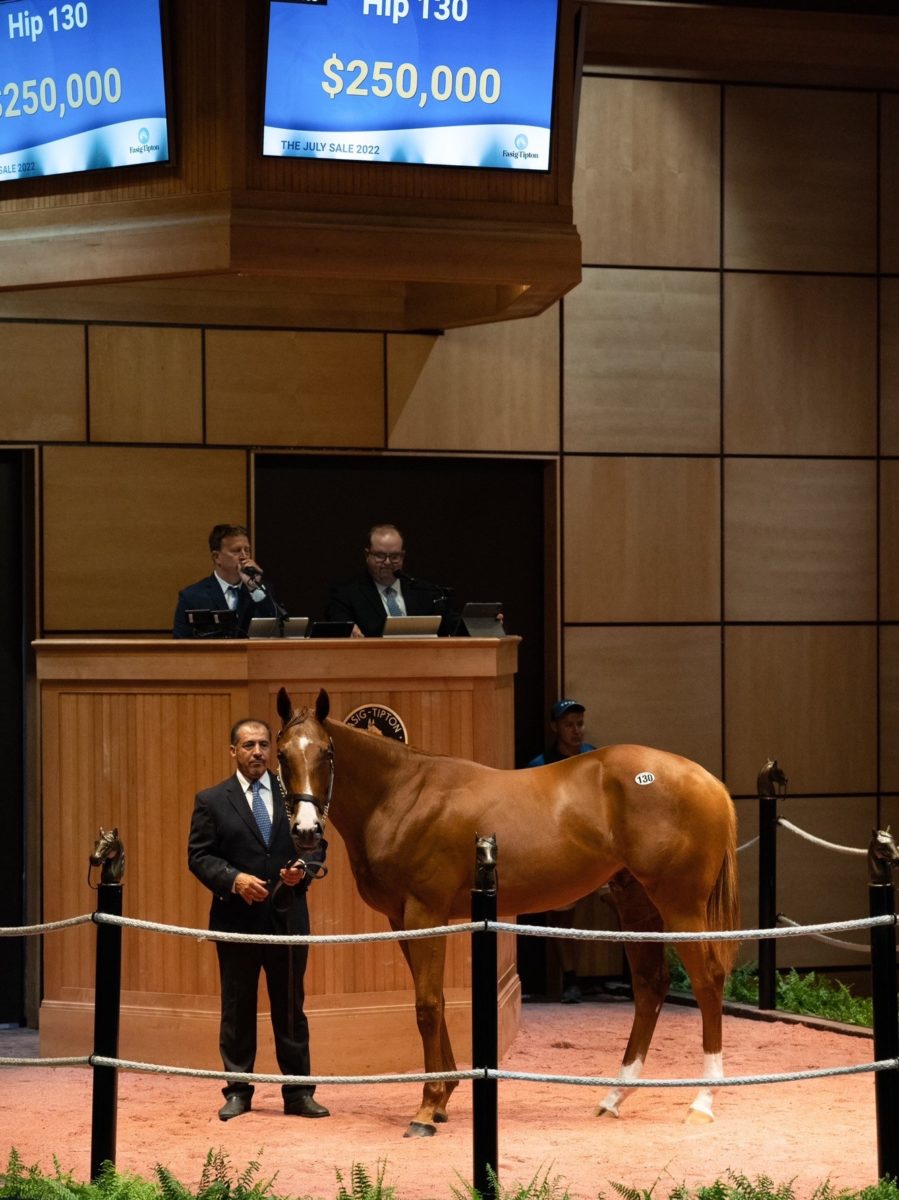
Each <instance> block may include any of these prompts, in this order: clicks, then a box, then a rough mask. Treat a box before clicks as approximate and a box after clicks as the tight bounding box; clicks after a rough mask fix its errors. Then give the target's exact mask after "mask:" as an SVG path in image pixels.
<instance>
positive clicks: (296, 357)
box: [206, 330, 384, 446]
mask: <svg viewBox="0 0 899 1200" xmlns="http://www.w3.org/2000/svg"><path fill="white" fill-rule="evenodd" d="M206 398H207V425H206V436H207V440H208V441H209V442H212V443H220V444H222V445H239V446H242V445H244V444H245V443H246V442H247V441H248V440H249V441H252V442H253V443H254V444H256V445H269V446H382V445H383V443H384V339H383V337H381V335H379V334H367V333H272V332H255V331H238V330H228V331H219V330H210V331H209V332H208V333H207V334H206Z"/></svg>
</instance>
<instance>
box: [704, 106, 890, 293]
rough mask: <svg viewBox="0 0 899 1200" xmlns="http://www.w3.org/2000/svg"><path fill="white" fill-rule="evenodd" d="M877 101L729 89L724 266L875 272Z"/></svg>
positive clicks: (725, 137) (725, 150) (726, 118)
mask: <svg viewBox="0 0 899 1200" xmlns="http://www.w3.org/2000/svg"><path fill="white" fill-rule="evenodd" d="M876 163H877V102H876V99H875V97H874V96H873V94H865V93H858V92H827V91H811V90H808V91H803V90H801V89H795V88H743V87H728V88H726V89H725V118H724V164H725V165H724V265H725V266H726V267H731V268H735V269H743V270H756V269H768V270H783V271H873V270H874V269H875V263H876V232H875V231H876V212H877V205H876V184H875V180H876Z"/></svg>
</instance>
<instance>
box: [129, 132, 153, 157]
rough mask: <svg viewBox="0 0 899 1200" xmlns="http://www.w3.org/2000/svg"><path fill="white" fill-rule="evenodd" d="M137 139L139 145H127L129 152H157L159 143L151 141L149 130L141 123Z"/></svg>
mask: <svg viewBox="0 0 899 1200" xmlns="http://www.w3.org/2000/svg"><path fill="white" fill-rule="evenodd" d="M137 140H138V142H139V145H137V146H135V145H134V144H133V143H132V144H131V145H130V146H129V147H128V153H129V154H158V153H159V149H160V147H159V144H158V143H156V144H153V143H151V141H150V131H149V129H148V128H147V127H146V125H141V127H140V129H138V131H137Z"/></svg>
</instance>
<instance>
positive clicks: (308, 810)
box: [290, 800, 319, 841]
mask: <svg viewBox="0 0 899 1200" xmlns="http://www.w3.org/2000/svg"><path fill="white" fill-rule="evenodd" d="M318 825H319V821H318V809H317V808H316V807H315V805H314V804H313V803H312V801H311V800H301V801H300V802H299V804H298V805H297V810H296V812H295V813H294V816H293V820H292V822H291V826H290V832H291V834H292V835H294V836H297V837H299V839H300V840H301V841H308V840H309V839H310V838H311V837H312V836H313V835H316V831H317V829H318Z"/></svg>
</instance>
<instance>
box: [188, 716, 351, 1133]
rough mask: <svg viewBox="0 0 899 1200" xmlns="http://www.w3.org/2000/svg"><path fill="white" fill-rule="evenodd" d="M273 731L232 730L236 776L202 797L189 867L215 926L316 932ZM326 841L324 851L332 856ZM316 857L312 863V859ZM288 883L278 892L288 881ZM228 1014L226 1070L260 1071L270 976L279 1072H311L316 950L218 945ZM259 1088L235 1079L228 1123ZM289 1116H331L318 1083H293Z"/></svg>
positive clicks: (244, 725)
mask: <svg viewBox="0 0 899 1200" xmlns="http://www.w3.org/2000/svg"><path fill="white" fill-rule="evenodd" d="M271 740H272V735H271V730H270V729H269V727H268V725H267V724H266V723H265V721H259V720H256V719H253V718H249V717H248V718H246V719H244V720H242V721H238V722H237V724H236V725H235V726H234V728H233V729H232V730H231V758H232V759H233V760H234V764H235V768H236V769H235V772H234V774H233V775H232V776H231V777H230V778H229V779H226V780H225V781H224V782H223V783H219V784H216V786H215V787H211V788H207V789H206V790H205V791H202V792H199V793H198V794H197V798H196V802H195V804H194V811H193V817H192V818H191V823H190V836H189V839H188V847H187V862H188V866H189V867H190V870H191V871H192V872H193V874H194V875H196V877H197V878H198V879H199V880H200V882H201V883H203V884H205V886H206V887H208V888H209V890H210V891H211V892H212V907H211V909H210V913H209V928H210V929H212V930H216V931H220V932H229V933H248V934H260V933H280V934H283V933H287V934H308V932H309V911H308V909H307V907H306V891H307V889H308V887H309V883H310V880H309V879H307V878H306V875H305V871H304V870H303V869H302V868H300V867H296V866H288V865H287V864H289V863H292V862H293V860H294V859H296V857H297V854H296V849H295V847H294V843H293V839H292V837H291V834H290V828H289V825H288V820H287V814H286V812H285V810H284V805H283V804H282V803H281V800H280V789H279V785H278V782H277V779H276V778H275V777H274V776H273V775H272V774H271V772H270V771H269V769H268V763H269V754H270V751H271ZM325 848H326V844H325V842H324V841H322V843H321V847H320V849H319V850H318V851H316V852H315V857H316V858H317V859H318V860H319V861H321V860H323V859H324V854H325ZM312 857H313V856H312V855H308V856H307V861H311V860H312ZM279 881H280V882H281V884H282V885H283V886H281V887H276V885H277V884H278V882H279ZM216 950H217V952H218V962H219V976H220V980H221V993H222V1013H221V1025H220V1029H219V1048H220V1050H221V1055H222V1062H223V1064H224V1067H225V1070H226V1071H236V1072H245V1073H250V1072H252V1070H253V1065H254V1063H255V1061H256V996H257V991H258V987H259V973H260V971H264V972H265V981H266V986H267V988H268V996H269V1003H270V1005H271V1020H272V1029H273V1031H274V1035H275V1054H276V1056H277V1059H278V1066H279V1067H280V1069H281V1071H282V1072H283V1073H284V1074H285V1075H309V1074H310V1068H309V1023H308V1021H307V1019H306V1014H305V1013H304V1012H303V999H304V994H303V975H304V973H305V970H306V958H307V954H308V947H307V946H305V945H300V946H283V945H280V946H279V945H270V944H263V943H246V942H216ZM253 1090H254V1089H253V1085H252V1084H250V1083H246V1082H237V1081H229V1082H227V1083H226V1085H225V1087H224V1088H223V1089H222V1091H223V1093H224V1096H225V1103H224V1105H223V1106H222V1108H221V1109H220V1110H219V1118H220V1119H221V1120H222V1121H229V1120H231V1118H232V1117H239V1116H240V1115H241V1114H242V1113H245V1112H249V1111H250V1108H251V1107H252V1097H253ZM281 1091H282V1095H283V1098H284V1111H285V1113H287V1114H289V1115H292V1116H299V1117H327V1116H329V1115H330V1114H329V1112H328V1109H327V1108H325V1107H324V1105H322V1104H319V1103H318V1102H317V1101H316V1100H315V1099H314V1098H313V1092H314V1091H315V1088H314V1087H310V1086H301V1085H297V1084H287V1083H285V1084H284V1085H283V1086H282V1088H281Z"/></svg>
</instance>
